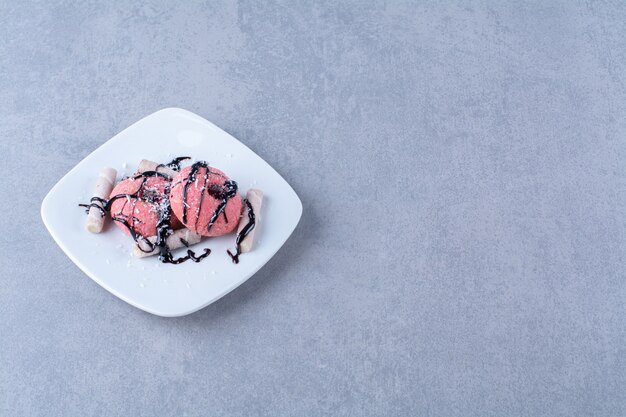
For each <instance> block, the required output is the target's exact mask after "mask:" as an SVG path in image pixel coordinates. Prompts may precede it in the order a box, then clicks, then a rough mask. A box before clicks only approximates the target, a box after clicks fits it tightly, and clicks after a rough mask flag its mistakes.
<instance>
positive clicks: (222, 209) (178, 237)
mask: <svg viewBox="0 0 626 417" xmlns="http://www.w3.org/2000/svg"><path fill="white" fill-rule="evenodd" d="M189 159H190V158H189V157H179V158H175V159H174V160H172V161H171V162H168V163H166V164H158V163H156V162H152V161H149V160H142V161H141V162H140V163H139V167H138V169H137V172H136V173H135V174H133V175H131V176H129V177H125V178H122V179H121V180H120V181H119V182H117V183H116V181H115V178H116V176H117V172H116V170H114V169H112V168H105V169H103V170H102V171H101V172H100V175H99V177H98V181H97V182H96V186H95V190H94V196H93V197H92V198H91V200H90V203H89V204H80V206H82V207H85V208H86V212H87V221H86V224H85V228H86V229H87V231H89V232H92V233H100V232H101V231H102V229H103V227H104V224H105V221H107V219H110V220H111V221H113V222H114V223H115V224H116V225H117V226H118V228H119V229H121V230H122V232H124V233H125V234H127V235H129V236H130V237H131V238H132V239H133V241H134V243H133V247H132V251H131V253H132V255H133V256H136V257H147V256H151V255H158V259H159V260H160V261H161V262H164V263H172V264H178V263H181V262H185V261H187V260H192V261H194V262H200V261H201V260H203V259H205V258H206V257H208V256H209V254H210V253H211V250H210V249H209V248H204V249H203V250H202V253H200V254H197V253H196V252H195V251H194V250H192V249H190V246H192V245H196V244H198V243H200V242H201V241H202V239H203V238H204V237H214V236H223V235H226V234H229V233H233V232H234V231H235V230H237V234H236V237H235V252H234V253H233V252H231V251H230V250H228V251H227V253H228V255H229V256H230V257H231V259H232V261H233V263H239V255H241V254H242V253H245V252H249V251H250V250H251V249H252V246H253V242H254V235H255V229H257V225H258V223H259V221H260V211H261V204H262V200H263V192H262V191H260V190H256V189H250V190H248V191H247V193H246V198H245V199H244V198H242V197H241V195H240V193H239V187H238V185H237V182H235V181H233V180H232V179H230V178H228V176H227V175H226V174H225V173H224V172H222V171H220V170H219V169H217V168H215V167H212V166H210V165H209V164H208V163H206V162H205V161H198V162H195V163H193V164H191V165H189V166H186V167H182V166H181V163H183V162H185V161H187V160H189ZM179 248H185V249H186V254H185V255H183V256H179V257H175V256H174V255H173V254H172V251H173V250H176V249H179Z"/></svg>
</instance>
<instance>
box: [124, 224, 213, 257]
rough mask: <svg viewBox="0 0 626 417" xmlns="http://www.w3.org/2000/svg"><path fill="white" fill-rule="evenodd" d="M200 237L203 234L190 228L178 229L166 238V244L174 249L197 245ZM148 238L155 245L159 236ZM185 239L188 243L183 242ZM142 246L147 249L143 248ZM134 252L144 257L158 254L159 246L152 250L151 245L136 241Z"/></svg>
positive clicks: (137, 255)
mask: <svg viewBox="0 0 626 417" xmlns="http://www.w3.org/2000/svg"><path fill="white" fill-rule="evenodd" d="M200 239H202V236H200V235H199V234H197V233H194V232H192V231H191V230H189V229H178V230H175V231H174V233H172V234H171V235H169V236H168V237H167V238H165V244H166V245H167V247H168V249H169V250H174V249H179V248H182V247H185V246H191V245H195V244H196V243H200ZM148 240H149V241H150V243H152V244H153V245H154V244H155V243H156V241H157V237H156V236H150V237H149V238H148ZM183 240H184V241H185V242H187V245H185V243H183ZM142 248H143V249H144V250H145V251H144V250H142ZM132 254H133V256H134V257H136V258H144V257H146V256H152V255H158V254H159V248H158V247H157V246H155V247H154V248H153V249H152V250H150V247H149V246H148V245H147V244H146V243H145V242H142V241H139V243H136V244H134V245H133V253H132Z"/></svg>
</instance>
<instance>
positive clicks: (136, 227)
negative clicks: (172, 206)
mask: <svg viewBox="0 0 626 417" xmlns="http://www.w3.org/2000/svg"><path fill="white" fill-rule="evenodd" d="M169 187H170V180H169V179H167V178H163V177H158V176H155V177H139V178H136V179H135V178H132V177H131V178H127V179H125V180H122V181H120V182H119V183H118V184H117V185H116V186H115V188H113V191H111V196H110V197H109V198H113V197H114V196H117V195H120V194H130V195H136V196H137V197H136V198H134V197H131V198H126V197H123V198H116V199H115V200H114V201H113V203H112V204H111V217H112V218H113V219H117V221H115V222H114V223H115V224H116V225H117V226H118V227H119V228H120V229H121V230H122V231H123V232H124V233H126V234H127V235H130V231H129V230H128V228H129V227H130V228H131V229H132V230H133V231H134V232H135V233H138V234H140V235H142V236H144V237H149V236H155V235H156V232H157V230H156V227H157V224H158V222H159V204H161V202H162V201H163V200H164V199H165V198H166V197H167V193H168V192H169ZM170 224H171V226H172V228H173V229H179V228H180V227H181V226H182V225H181V223H180V222H179V221H178V219H177V218H176V217H175V216H173V215H172V217H171V221H170Z"/></svg>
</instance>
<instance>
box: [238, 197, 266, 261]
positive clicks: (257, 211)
mask: <svg viewBox="0 0 626 417" xmlns="http://www.w3.org/2000/svg"><path fill="white" fill-rule="evenodd" d="M246 199H247V200H248V202H249V203H250V205H251V206H252V211H253V213H254V229H252V230H251V231H250V233H248V236H246V237H245V238H244V239H243V240H242V241H241V243H240V244H239V247H240V248H241V253H245V252H250V251H251V250H252V245H253V244H254V235H255V234H256V232H257V230H258V229H259V223H260V222H261V205H262V204H263V191H261V190H257V189H256V188H251V189H250V190H248V192H247V193H246ZM248 210H249V209H248V205H247V204H245V205H244V214H243V218H242V219H241V221H240V222H239V228H238V229H237V235H239V233H241V231H242V230H243V228H244V227H246V225H247V224H248V223H249V222H250V220H249V218H248Z"/></svg>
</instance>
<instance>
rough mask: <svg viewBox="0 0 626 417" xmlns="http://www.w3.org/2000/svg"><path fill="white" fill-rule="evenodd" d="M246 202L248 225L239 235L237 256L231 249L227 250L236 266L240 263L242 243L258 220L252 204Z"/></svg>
mask: <svg viewBox="0 0 626 417" xmlns="http://www.w3.org/2000/svg"><path fill="white" fill-rule="evenodd" d="M244 201H245V204H246V206H247V207H248V223H247V224H246V225H245V226H244V227H243V229H241V231H240V232H239V233H237V240H236V241H235V243H236V244H237V247H236V252H235V254H234V255H233V254H232V253H231V251H230V249H227V250H226V252H228V256H230V258H231V259H232V260H233V263H235V264H238V263H239V255H241V242H243V240H244V239H245V238H246V237H247V236H248V235H249V234H250V232H251V231H252V230H253V229H254V226H255V225H256V219H255V216H254V210H253V209H252V204H250V202H249V201H248V200H247V199H246V200H244Z"/></svg>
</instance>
